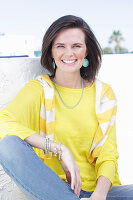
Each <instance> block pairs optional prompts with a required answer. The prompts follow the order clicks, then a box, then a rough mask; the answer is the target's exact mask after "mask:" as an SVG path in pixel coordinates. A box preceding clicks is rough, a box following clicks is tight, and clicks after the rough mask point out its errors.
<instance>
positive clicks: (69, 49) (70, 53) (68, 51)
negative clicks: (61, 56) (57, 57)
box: [65, 47, 74, 57]
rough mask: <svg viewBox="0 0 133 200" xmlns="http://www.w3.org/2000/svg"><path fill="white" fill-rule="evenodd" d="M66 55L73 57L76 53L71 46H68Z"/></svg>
mask: <svg viewBox="0 0 133 200" xmlns="http://www.w3.org/2000/svg"><path fill="white" fill-rule="evenodd" d="M65 54H66V56H68V57H72V56H73V55H74V52H73V49H72V48H71V47H69V48H66V52H65Z"/></svg>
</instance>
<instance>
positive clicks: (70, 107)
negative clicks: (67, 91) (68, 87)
mask: <svg viewBox="0 0 133 200" xmlns="http://www.w3.org/2000/svg"><path fill="white" fill-rule="evenodd" d="M53 83H54V86H55V89H56V90H57V92H58V94H59V97H60V99H61V101H62V103H63V104H64V106H65V107H66V108H69V109H73V108H75V107H76V106H77V105H78V104H79V103H80V101H81V99H82V97H83V89H84V84H83V78H82V93H81V96H80V99H79V100H78V102H77V103H76V104H75V105H73V106H68V105H67V104H66V103H65V102H64V101H63V99H62V97H61V94H60V92H59V90H58V89H57V87H56V85H55V82H54V79H53Z"/></svg>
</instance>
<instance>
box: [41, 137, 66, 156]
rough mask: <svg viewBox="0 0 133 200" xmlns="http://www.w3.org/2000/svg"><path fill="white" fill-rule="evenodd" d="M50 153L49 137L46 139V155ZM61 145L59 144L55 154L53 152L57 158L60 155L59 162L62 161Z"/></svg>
mask: <svg viewBox="0 0 133 200" xmlns="http://www.w3.org/2000/svg"><path fill="white" fill-rule="evenodd" d="M49 153H50V139H49V138H48V136H46V137H45V148H44V154H48V155H49ZM61 153H62V152H61V143H59V144H58V148H56V147H55V148H54V152H53V157H56V156H57V154H58V155H59V160H61Z"/></svg>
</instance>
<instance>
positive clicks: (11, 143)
mask: <svg viewBox="0 0 133 200" xmlns="http://www.w3.org/2000/svg"><path fill="white" fill-rule="evenodd" d="M21 141H22V140H21V139H20V138H19V137H17V136H15V135H8V136H5V137H3V138H2V139H1V140H0V160H1V159H2V158H5V159H8V158H9V159H11V158H10V155H11V153H12V152H13V151H15V150H16V151H17V145H18V144H19V143H20V142H21Z"/></svg>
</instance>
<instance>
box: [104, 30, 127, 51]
mask: <svg viewBox="0 0 133 200" xmlns="http://www.w3.org/2000/svg"><path fill="white" fill-rule="evenodd" d="M122 41H124V38H123V36H122V34H121V32H120V31H119V30H118V31H113V33H112V35H111V36H110V38H109V41H108V43H109V44H111V43H115V46H114V50H112V48H111V47H106V48H104V49H103V52H104V53H105V54H110V53H126V52H128V49H126V48H125V47H121V42H122Z"/></svg>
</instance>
